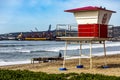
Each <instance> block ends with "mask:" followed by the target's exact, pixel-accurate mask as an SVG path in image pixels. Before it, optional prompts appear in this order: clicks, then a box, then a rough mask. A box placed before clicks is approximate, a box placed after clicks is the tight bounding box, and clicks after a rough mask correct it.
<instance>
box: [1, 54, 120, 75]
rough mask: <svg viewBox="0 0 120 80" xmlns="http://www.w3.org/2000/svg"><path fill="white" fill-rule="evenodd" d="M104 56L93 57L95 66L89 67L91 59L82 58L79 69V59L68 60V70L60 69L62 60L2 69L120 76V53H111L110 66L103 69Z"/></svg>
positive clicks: (2, 67) (108, 59)
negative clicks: (82, 66) (81, 66)
mask: <svg viewBox="0 0 120 80" xmlns="http://www.w3.org/2000/svg"><path fill="white" fill-rule="evenodd" d="M104 60H105V57H104V56H100V57H93V68H92V69H90V68H89V67H90V66H89V64H90V63H89V59H82V64H83V65H84V68H82V69H77V68H76V65H78V63H79V60H78V59H73V60H66V65H65V67H66V68H67V70H66V71H59V68H60V67H62V61H55V62H46V63H35V64H19V65H9V66H1V67H0V68H1V69H9V70H30V71H34V72H46V73H54V74H59V73H92V74H104V75H110V76H120V54H116V55H109V56H107V59H106V60H107V64H108V66H109V67H110V68H107V69H103V68H101V66H102V65H104Z"/></svg>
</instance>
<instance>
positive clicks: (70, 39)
mask: <svg viewBox="0 0 120 80" xmlns="http://www.w3.org/2000/svg"><path fill="white" fill-rule="evenodd" d="M57 38H58V39H61V40H66V41H105V40H108V39H109V38H98V37H57Z"/></svg>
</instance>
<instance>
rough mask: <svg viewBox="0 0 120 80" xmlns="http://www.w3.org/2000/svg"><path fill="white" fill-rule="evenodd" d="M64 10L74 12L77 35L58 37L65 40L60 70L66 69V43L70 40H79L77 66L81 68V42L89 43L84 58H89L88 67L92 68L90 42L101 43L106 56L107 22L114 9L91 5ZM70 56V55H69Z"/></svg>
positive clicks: (105, 66)
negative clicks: (88, 52)
mask: <svg viewBox="0 0 120 80" xmlns="http://www.w3.org/2000/svg"><path fill="white" fill-rule="evenodd" d="M65 12H71V13H73V14H74V16H75V19H76V21H77V24H78V36H77V37H74V36H72V37H58V38H60V39H61V40H65V41H66V42H65V51H64V61H63V67H62V68H60V70H66V67H65V60H66V59H67V57H66V52H67V51H66V50H67V44H68V43H70V42H71V41H72V42H79V44H80V53H79V54H80V56H79V57H78V58H79V64H78V65H77V68H83V65H82V64H81V58H82V56H81V55H82V44H86V43H87V44H89V45H90V56H89V57H86V58H90V68H92V44H103V47H104V55H105V56H106V47H105V41H106V40H108V38H109V37H108V23H109V20H110V17H111V15H112V13H115V11H112V10H107V9H106V8H102V7H96V6H95V7H93V6H87V7H82V8H75V9H70V10H65ZM71 58H72V57H71ZM103 67H104V68H108V66H107V63H106V61H105V65H104V66H103Z"/></svg>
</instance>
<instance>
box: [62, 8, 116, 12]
mask: <svg viewBox="0 0 120 80" xmlns="http://www.w3.org/2000/svg"><path fill="white" fill-rule="evenodd" d="M96 10H105V11H110V12H113V13H116V11H112V10H107V9H106V8H105V7H104V8H102V7H97V6H86V7H81V8H75V9H69V10H64V12H78V11H96Z"/></svg>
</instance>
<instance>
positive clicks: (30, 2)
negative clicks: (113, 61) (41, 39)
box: [0, 0, 120, 34]
mask: <svg viewBox="0 0 120 80" xmlns="http://www.w3.org/2000/svg"><path fill="white" fill-rule="evenodd" d="M119 5H120V0H0V34H3V33H10V32H26V31H31V30H32V31H36V30H35V28H37V29H38V30H39V31H44V30H48V26H49V24H51V25H52V29H55V28H56V25H57V24H75V23H76V20H75V18H74V16H73V14H72V13H66V12H64V10H67V9H73V8H79V7H85V6H98V7H99V6H103V7H106V8H107V9H109V10H114V11H116V12H117V13H114V14H113V15H112V17H111V20H110V22H109V24H112V25H115V26H120V21H119V20H120V6H119Z"/></svg>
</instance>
